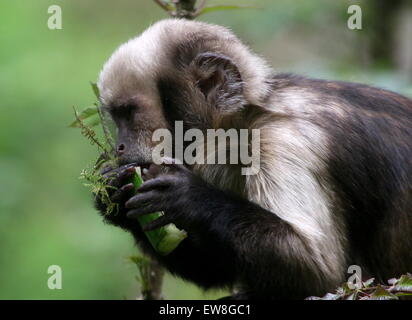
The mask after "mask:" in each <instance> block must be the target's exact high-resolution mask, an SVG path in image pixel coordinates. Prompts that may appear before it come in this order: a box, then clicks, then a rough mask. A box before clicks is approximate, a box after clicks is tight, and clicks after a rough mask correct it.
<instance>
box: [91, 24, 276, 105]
mask: <svg viewBox="0 0 412 320" xmlns="http://www.w3.org/2000/svg"><path fill="white" fill-rule="evenodd" d="M193 34H208V35H213V36H214V37H217V38H218V40H217V43H218V45H216V48H214V49H215V50H216V52H220V53H222V54H224V55H226V56H228V57H229V58H231V59H232V60H233V61H234V62H235V63H236V65H237V66H238V68H239V71H240V74H241V76H242V80H243V82H244V90H245V97H246V99H247V100H248V102H250V103H252V104H259V102H261V99H262V98H263V97H265V96H266V95H267V93H268V92H269V90H270V88H269V85H268V84H265V79H267V77H269V76H270V75H271V74H272V70H271V68H270V67H269V66H268V65H267V64H266V62H265V61H264V60H263V59H261V58H260V57H258V56H256V55H255V54H253V53H252V52H251V51H250V50H249V48H248V47H247V46H245V45H244V44H242V43H241V42H240V41H239V40H238V39H237V38H236V36H235V35H234V34H233V33H232V32H231V31H230V30H229V29H227V28H224V27H221V26H217V25H212V24H207V23H204V22H195V21H188V20H180V19H166V20H162V21H159V22H157V23H155V24H154V25H152V26H151V27H149V28H148V29H147V30H146V31H145V32H143V33H142V34H141V35H140V36H138V37H136V38H133V39H131V40H129V41H128V42H126V43H125V44H123V45H121V46H120V47H119V48H118V49H117V50H116V51H115V52H114V53H113V55H112V56H111V57H110V59H109V60H108V61H107V62H106V64H105V65H104V67H103V70H102V71H101V73H100V77H99V80H98V87H99V89H100V94H101V102H102V103H103V104H105V105H110V104H112V103H114V102H118V101H119V100H125V99H130V98H133V96H134V95H136V93H137V92H138V93H139V94H145V95H149V96H150V97H158V96H159V95H158V94H157V88H156V79H157V76H158V75H159V74H162V72H163V71H164V70H171V69H170V68H173V67H172V61H171V56H170V54H169V53H170V49H171V48H174V47H176V46H177V45H179V44H181V43H182V42H184V41H185V40H187V39H189V38H190V37H191V36H192V35H193Z"/></svg>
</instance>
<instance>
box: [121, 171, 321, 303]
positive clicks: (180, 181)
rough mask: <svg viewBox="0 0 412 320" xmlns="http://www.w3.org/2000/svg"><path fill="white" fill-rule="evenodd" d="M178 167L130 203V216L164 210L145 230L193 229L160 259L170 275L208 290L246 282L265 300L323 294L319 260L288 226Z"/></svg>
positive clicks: (244, 200) (142, 188)
mask: <svg viewBox="0 0 412 320" xmlns="http://www.w3.org/2000/svg"><path fill="white" fill-rule="evenodd" d="M175 167H176V168H177V171H176V173H175V174H168V175H162V176H159V177H157V178H155V179H153V180H149V181H148V182H146V183H144V184H143V185H142V186H141V188H140V189H139V190H138V191H139V192H138V194H137V195H135V196H134V197H132V198H131V199H130V200H129V201H128V202H126V207H128V208H130V209H131V210H130V211H129V212H128V214H127V215H128V216H129V217H130V218H134V217H136V216H139V215H144V214H147V213H151V212H154V211H164V212H165V215H164V216H163V217H161V218H159V219H158V220H156V221H154V222H152V223H151V224H150V225H147V226H146V228H145V229H146V230H150V229H154V228H157V227H159V226H162V225H166V224H168V223H170V222H173V223H175V224H176V225H177V226H178V227H179V228H182V229H185V230H186V231H187V232H188V234H189V236H188V238H187V239H185V240H184V241H183V242H182V243H181V244H180V245H179V246H178V247H177V249H175V250H174V251H173V252H172V253H171V254H169V255H168V256H166V257H157V258H158V259H159V260H160V261H161V262H163V263H164V264H165V265H166V267H167V268H168V269H169V270H170V271H171V272H172V273H176V274H178V275H179V276H182V277H184V278H186V279H189V280H192V281H194V282H196V283H197V284H199V285H201V286H203V287H206V288H207V287H213V286H224V285H231V284H233V283H235V282H237V281H240V282H241V283H243V284H246V285H247V289H248V290H251V291H252V292H255V294H256V292H258V293H259V295H261V297H266V298H268V297H269V296H268V294H269V292H270V294H272V295H273V294H275V295H276V297H277V298H281V297H288V296H292V294H293V296H296V294H297V293H298V294H299V295H300V296H301V297H302V298H303V297H304V296H305V295H311V294H313V288H319V290H321V288H320V287H321V285H320V284H319V285H317V282H318V281H319V280H318V279H317V276H316V274H315V272H314V271H313V270H315V262H314V261H313V260H312V257H313V255H312V254H311V252H310V250H309V249H308V246H306V243H305V242H304V240H303V239H302V238H301V237H300V235H299V234H298V233H296V232H295V230H294V229H293V228H292V227H291V226H290V225H289V224H288V223H287V222H285V221H283V220H282V219H280V218H279V217H278V216H276V215H275V214H273V213H272V212H269V211H268V210H265V209H263V208H262V207H260V206H258V205H257V204H255V203H252V202H250V201H248V200H246V199H242V198H240V197H238V196H235V195H232V194H230V193H226V192H223V191H221V190H218V189H216V188H214V187H213V186H211V185H209V184H207V183H206V182H204V181H203V180H201V179H200V178H199V177H197V176H195V175H194V174H193V173H192V172H190V171H189V170H188V169H186V168H184V167H182V166H176V165H175ZM289 274H290V275H291V277H290V278H288V277H287V275H289ZM292 275H293V277H292ZM305 288H312V291H311V292H305ZM315 291H316V290H315ZM319 292H320V293H323V292H321V291H319Z"/></svg>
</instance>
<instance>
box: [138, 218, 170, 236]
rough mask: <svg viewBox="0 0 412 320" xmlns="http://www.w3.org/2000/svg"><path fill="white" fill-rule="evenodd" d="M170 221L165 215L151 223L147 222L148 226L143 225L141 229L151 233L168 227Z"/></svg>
mask: <svg viewBox="0 0 412 320" xmlns="http://www.w3.org/2000/svg"><path fill="white" fill-rule="evenodd" d="M172 222H173V221H172V219H171V218H170V217H168V216H167V215H164V216H161V217H159V218H157V219H156V220H153V221H152V222H149V223H148V224H146V225H144V226H143V227H142V229H143V231H144V232H147V231H152V230H154V229H158V228H161V227H163V226H166V225H168V224H169V223H172Z"/></svg>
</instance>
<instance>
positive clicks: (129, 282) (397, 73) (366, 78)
mask: <svg viewBox="0 0 412 320" xmlns="http://www.w3.org/2000/svg"><path fill="white" fill-rule="evenodd" d="M53 4H57V5H60V6H61V8H62V10H63V29H62V30H49V29H48V28H47V20H48V18H49V15H48V13H47V9H48V7H49V6H50V5H53ZM209 4H244V5H254V6H256V7H258V8H255V9H242V10H236V11H221V12H213V13H209V14H205V15H203V16H201V17H199V20H203V21H208V22H212V23H219V24H223V25H225V26H228V27H230V28H232V29H233V30H234V31H235V32H236V33H237V34H238V35H239V36H240V37H241V38H242V39H243V40H244V41H245V42H246V43H248V44H249V45H250V46H251V47H252V48H253V49H254V50H255V51H256V52H258V53H259V54H261V55H262V56H264V57H266V58H267V60H268V61H269V62H270V63H271V64H272V65H273V66H274V68H275V69H276V70H279V71H292V72H298V73H301V74H304V75H308V76H313V77H321V78H327V79H339V80H349V81H357V82H364V83H368V84H372V85H376V86H380V87H384V88H388V89H392V90H395V91H398V92H400V93H403V94H405V95H407V96H412V82H411V79H412V7H411V1H409V0H405V1H402V0H396V1H387V0H370V1H367V0H364V1H349V0H347V1H346V0H341V1H330V0H305V1H288V0H256V1H248V0H216V1H215V0H209ZM351 4H359V5H360V6H361V7H362V9H363V29H362V30H355V31H354V30H349V29H348V28H347V19H348V17H349V15H348V14H347V8H348V6H349V5H351ZM166 16H167V15H166V13H165V12H163V11H162V10H161V9H160V8H159V7H158V6H156V5H155V4H154V2H153V1H151V0H117V1H102V0H87V1H85V0H36V1H32V0H1V1H0V111H1V112H0V182H1V183H0V299H133V298H134V297H135V296H136V295H137V293H138V290H139V283H138V282H137V281H136V279H135V276H136V274H137V269H136V267H135V266H134V265H133V264H132V263H130V262H128V259H127V258H128V257H129V256H130V255H134V254H135V253H136V248H135V247H134V245H133V241H132V239H131V237H130V236H129V235H128V234H126V233H124V232H123V231H121V230H118V229H116V228H114V227H111V226H107V225H105V224H103V222H102V220H101V218H100V217H99V215H98V214H97V213H96V212H95V211H94V209H93V207H92V202H91V196H90V194H89V192H88V190H87V189H86V188H85V187H84V186H83V185H82V182H81V181H80V180H79V179H78V177H79V173H80V171H81V169H82V168H84V167H85V166H87V165H88V164H90V162H91V161H93V159H94V158H95V157H96V151H95V148H93V147H91V146H90V145H89V143H88V142H87V141H86V140H85V139H84V138H83V137H82V136H81V135H80V132H79V131H78V130H76V129H69V128H68V127H67V125H68V124H69V123H70V122H71V120H72V119H73V110H72V107H73V106H76V107H78V108H81V107H84V106H87V105H90V104H91V103H93V102H94V100H95V99H94V96H93V93H92V91H91V89H90V86H89V81H95V80H96V78H97V75H98V73H99V70H100V68H101V66H102V64H103V63H104V61H105V60H106V59H107V58H108V57H109V56H110V54H111V53H112V51H113V50H114V49H115V48H116V47H117V46H118V45H120V44H121V43H122V42H124V41H126V40H127V39H129V38H131V37H133V36H135V35H137V34H139V33H140V32H141V31H143V30H144V29H145V28H147V27H148V26H149V25H150V24H151V23H153V22H155V21H157V20H159V19H162V18H165V17H166ZM54 264H57V265H59V266H61V267H62V269H63V289H62V290H49V289H48V287H47V279H48V277H49V275H48V274H47V268H48V266H50V265H54ZM164 292H165V296H166V297H167V298H173V299H189V298H190V299H199V298H216V297H220V296H222V295H223V294H224V293H223V292H219V291H212V292H208V293H202V292H201V291H200V290H199V289H197V288H196V287H195V286H194V285H191V284H188V283H186V282H183V281H182V280H179V279H176V278H172V277H171V276H168V277H167V279H166V283H165V289H164Z"/></svg>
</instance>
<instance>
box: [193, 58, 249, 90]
mask: <svg viewBox="0 0 412 320" xmlns="http://www.w3.org/2000/svg"><path fill="white" fill-rule="evenodd" d="M192 67H193V68H194V70H193V71H194V76H195V79H196V85H197V86H198V88H199V89H200V91H201V92H202V93H203V94H204V96H205V97H206V98H208V97H210V96H211V95H215V94H217V93H218V92H219V91H220V90H221V91H223V92H224V93H225V94H229V95H240V94H242V77H241V76H240V73H239V70H238V68H237V66H236V64H235V63H234V62H233V61H232V60H231V59H230V58H229V57H226V56H225V55H223V54H219V53H212V52H205V53H201V54H199V55H198V56H197V57H196V58H195V59H194V60H193V62H192Z"/></svg>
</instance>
